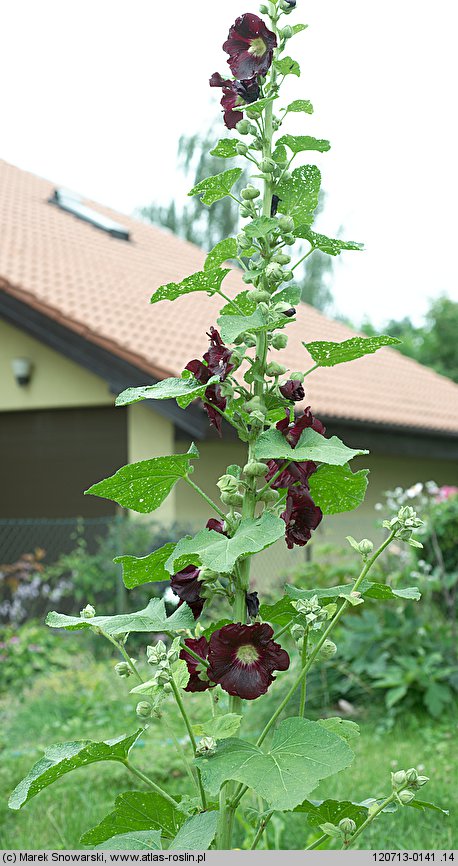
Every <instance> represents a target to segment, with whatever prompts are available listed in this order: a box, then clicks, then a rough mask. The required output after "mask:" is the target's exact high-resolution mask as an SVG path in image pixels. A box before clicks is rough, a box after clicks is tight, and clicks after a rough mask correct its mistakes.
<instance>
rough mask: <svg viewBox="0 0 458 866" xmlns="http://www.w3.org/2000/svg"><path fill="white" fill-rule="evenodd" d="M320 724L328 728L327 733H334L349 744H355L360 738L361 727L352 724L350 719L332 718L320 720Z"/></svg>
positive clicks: (354, 723)
mask: <svg viewBox="0 0 458 866" xmlns="http://www.w3.org/2000/svg"><path fill="white" fill-rule="evenodd" d="M318 724H319V725H322V726H323V728H326V730H327V731H332V733H333V734H337V736H338V737H342V739H343V740H346V742H347V743H350V745H351V744H352V743H354V742H355V740H357V739H358V737H359V725H357V724H356V722H352V721H351V720H350V719H341V718H340V716H332V717H331V718H329V719H318Z"/></svg>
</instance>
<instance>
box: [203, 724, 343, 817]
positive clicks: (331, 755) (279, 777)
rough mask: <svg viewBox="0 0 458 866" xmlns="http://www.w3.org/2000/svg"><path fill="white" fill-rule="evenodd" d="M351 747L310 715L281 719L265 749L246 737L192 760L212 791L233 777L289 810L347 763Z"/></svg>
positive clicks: (269, 800)
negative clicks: (269, 743) (268, 746)
mask: <svg viewBox="0 0 458 866" xmlns="http://www.w3.org/2000/svg"><path fill="white" fill-rule="evenodd" d="M352 760H353V752H352V750H351V749H350V748H349V746H348V745H347V743H345V741H344V740H343V739H342V738H341V737H338V736H337V735H336V734H333V733H331V732H330V731H326V730H325V728H323V727H322V726H321V725H319V724H318V722H312V721H310V720H309V719H302V718H290V719H285V721H283V722H281V724H280V725H279V726H278V728H277V730H276V731H275V733H274V736H273V739H272V745H271V747H270V749H269V751H268V752H263V751H261V749H259V748H258V747H257V746H254V745H253V744H252V743H247V742H246V741H245V740H237V739H230V740H223V742H222V743H219V744H218V746H217V748H216V750H215V752H214V753H213V755H210V756H208V757H205V756H203V757H201V758H197V759H196V764H197V766H198V767H199V769H200V772H201V774H202V780H203V783H204V785H205V787H206V789H208V791H209V793H210V795H211V796H213V795H214V796H216V795H217V794H218V791H219V789H220V787H221V785H222V784H223V783H224V782H225V781H227V780H228V779H234V780H236V781H237V782H241V783H242V784H244V785H248V787H249V788H252V789H253V790H254V791H256V793H257V794H259V796H260V797H263V799H264V800H266V801H267V803H268V805H269V806H270V807H271V808H273V809H294V807H295V806H297V805H298V804H299V803H302V802H303V800H304V798H305V797H306V796H307V794H309V793H310V791H312V790H313V789H314V788H315V787H316V786H317V784H318V782H319V781H320V780H321V779H326V778H327V777H328V776H332V775H334V773H338V772H339V770H343V769H344V768H345V767H348V766H349V765H350V764H351V762H352Z"/></svg>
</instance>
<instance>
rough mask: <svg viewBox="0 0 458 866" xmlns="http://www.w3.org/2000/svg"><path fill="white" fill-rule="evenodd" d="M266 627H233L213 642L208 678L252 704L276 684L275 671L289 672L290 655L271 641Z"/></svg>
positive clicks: (223, 630)
mask: <svg viewBox="0 0 458 866" xmlns="http://www.w3.org/2000/svg"><path fill="white" fill-rule="evenodd" d="M272 636H273V629H272V628H271V627H270V625H268V624H267V623H255V624H254V625H242V624H241V623H231V624H230V625H224V626H223V627H222V628H220V629H218V630H217V631H214V632H213V634H212V636H211V638H210V649H209V653H208V660H209V662H210V667H209V668H208V676H209V677H210V679H212V680H214V682H216V683H219V684H220V685H221V686H222V688H223V689H224V690H225V691H226V692H228V693H229V694H230V695H236V696H237V697H240V698H245V699H246V700H247V701H253V700H254V699H255V698H259V696H260V695H264V694H265V693H266V691H267V689H268V688H269V686H270V684H271V683H272V682H273V680H274V677H273V676H272V672H273V671H286V670H287V669H288V668H289V655H288V653H287V652H286V651H285V650H284V649H282V648H281V646H280V644H278V643H274V641H273V640H272Z"/></svg>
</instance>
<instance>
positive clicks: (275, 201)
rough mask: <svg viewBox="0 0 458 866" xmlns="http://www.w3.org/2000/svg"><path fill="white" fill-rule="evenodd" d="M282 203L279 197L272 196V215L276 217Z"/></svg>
mask: <svg viewBox="0 0 458 866" xmlns="http://www.w3.org/2000/svg"><path fill="white" fill-rule="evenodd" d="M280 202H281V198H279V196H278V195H273V196H272V201H271V203H270V215H271V217H274V216H275V214H276V213H277V210H278V205H279V203H280Z"/></svg>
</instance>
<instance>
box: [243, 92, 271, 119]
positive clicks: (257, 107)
mask: <svg viewBox="0 0 458 866" xmlns="http://www.w3.org/2000/svg"><path fill="white" fill-rule="evenodd" d="M277 98H278V96H277V94H276V95H275V96H265V97H263V98H262V99H258V100H257V102H252V103H251V104H250V105H246V106H244V109H245V111H246V112H247V115H248V117H249V116H250V115H251V117H253V116H256V117H260V116H261V114H262V112H263V111H264V110H265V109H266V107H267V106H268V105H269V103H270V102H273V101H274V99H277Z"/></svg>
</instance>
